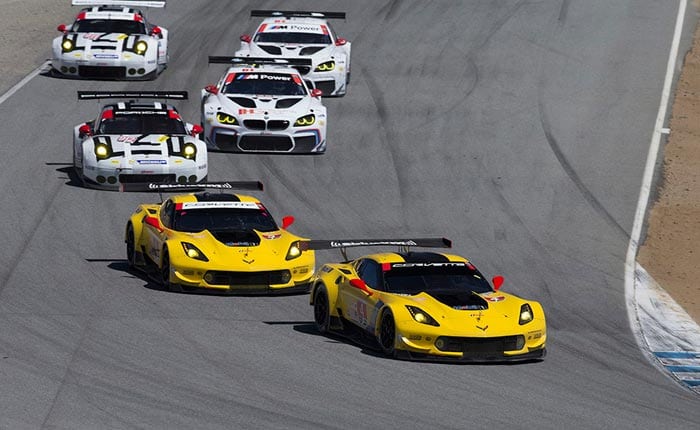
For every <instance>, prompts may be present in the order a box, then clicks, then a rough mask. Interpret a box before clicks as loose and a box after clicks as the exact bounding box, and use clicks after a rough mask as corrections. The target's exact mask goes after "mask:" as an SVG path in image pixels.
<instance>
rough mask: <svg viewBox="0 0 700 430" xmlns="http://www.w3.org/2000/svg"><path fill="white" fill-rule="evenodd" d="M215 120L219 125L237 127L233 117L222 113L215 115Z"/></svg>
mask: <svg viewBox="0 0 700 430" xmlns="http://www.w3.org/2000/svg"><path fill="white" fill-rule="evenodd" d="M216 120H217V121H219V122H220V123H221V124H229V125H238V121H236V117H235V116H233V115H229V114H227V113H223V112H217V113H216Z"/></svg>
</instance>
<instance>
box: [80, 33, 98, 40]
mask: <svg viewBox="0 0 700 430" xmlns="http://www.w3.org/2000/svg"><path fill="white" fill-rule="evenodd" d="M100 36H101V34H100V33H85V34H83V36H82V37H83V39H87V40H97V39H99V38H100Z"/></svg>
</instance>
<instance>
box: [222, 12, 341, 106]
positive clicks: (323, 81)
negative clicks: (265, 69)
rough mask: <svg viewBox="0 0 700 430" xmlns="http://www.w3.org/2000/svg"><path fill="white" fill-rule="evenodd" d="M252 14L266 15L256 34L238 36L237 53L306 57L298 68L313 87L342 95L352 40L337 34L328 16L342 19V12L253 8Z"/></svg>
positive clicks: (260, 55) (253, 55)
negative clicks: (304, 64) (308, 64)
mask: <svg viewBox="0 0 700 430" xmlns="http://www.w3.org/2000/svg"><path fill="white" fill-rule="evenodd" d="M250 16H251V17H254V16H255V17H267V18H266V19H264V20H263V22H262V23H261V24H260V26H258V29H257V30H256V31H255V34H254V35H253V36H252V37H251V36H250V35H248V34H244V35H242V36H241V48H240V49H239V50H238V51H236V53H235V55H236V56H237V57H248V56H250V57H282V58H309V59H311V67H305V68H300V69H299V71H300V72H301V74H302V76H303V77H304V79H305V80H306V81H307V83H309V86H310V87H312V88H318V89H320V90H322V91H323V95H324V96H344V95H345V93H346V91H347V86H348V84H349V83H350V49H351V44H350V42H348V41H347V40H345V39H343V38H342V37H337V36H336V34H335V32H334V31H333V29H332V27H331V26H330V25H329V24H328V21H327V20H328V19H345V12H310V11H284V10H283V11H276V10H253V11H251V13H250Z"/></svg>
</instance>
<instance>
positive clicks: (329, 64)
mask: <svg viewBox="0 0 700 430" xmlns="http://www.w3.org/2000/svg"><path fill="white" fill-rule="evenodd" d="M333 69H335V61H332V60H331V61H326V62H325V63H321V64H319V65H318V66H316V68H315V69H314V72H330V71H331V70H333Z"/></svg>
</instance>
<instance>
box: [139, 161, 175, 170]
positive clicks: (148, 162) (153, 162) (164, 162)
mask: <svg viewBox="0 0 700 430" xmlns="http://www.w3.org/2000/svg"><path fill="white" fill-rule="evenodd" d="M136 162H137V163H139V164H168V161H167V160H136ZM144 173H145V172H144Z"/></svg>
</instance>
